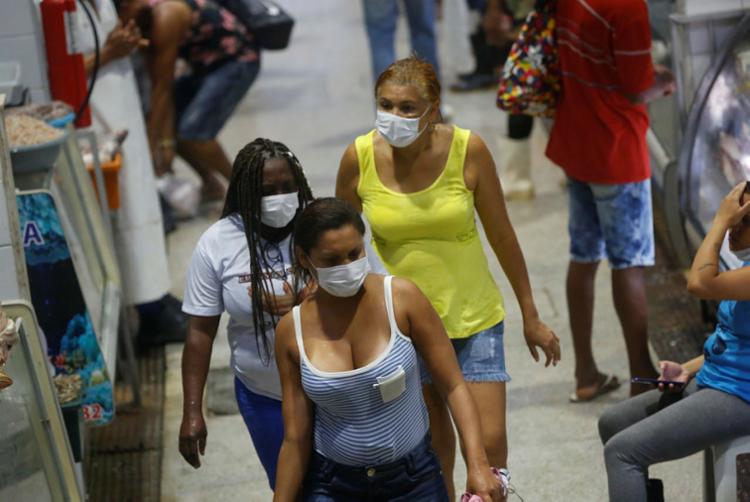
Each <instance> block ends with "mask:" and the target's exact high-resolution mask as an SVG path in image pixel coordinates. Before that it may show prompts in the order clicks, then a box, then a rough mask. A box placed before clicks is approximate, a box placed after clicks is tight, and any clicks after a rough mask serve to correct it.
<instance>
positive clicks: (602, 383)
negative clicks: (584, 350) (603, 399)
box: [568, 375, 620, 403]
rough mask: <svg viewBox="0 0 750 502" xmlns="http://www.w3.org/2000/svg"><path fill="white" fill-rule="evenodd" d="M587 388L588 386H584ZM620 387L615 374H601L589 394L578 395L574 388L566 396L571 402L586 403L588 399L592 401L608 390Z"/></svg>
mask: <svg viewBox="0 0 750 502" xmlns="http://www.w3.org/2000/svg"><path fill="white" fill-rule="evenodd" d="M584 388H588V387H584ZM619 388H620V381H619V380H618V379H617V377H616V376H615V375H601V376H600V379H599V384H598V385H597V387H596V389H595V390H594V392H592V393H591V395H590V396H586V397H581V396H579V395H578V390H577V389H576V390H575V391H574V392H573V393H572V394H571V395H570V397H569V398H568V399H569V400H570V402H571V403H587V402H589V401H593V400H594V399H596V398H598V397H600V396H603V395H604V394H607V393H609V392H612V391H613V390H617V389H619Z"/></svg>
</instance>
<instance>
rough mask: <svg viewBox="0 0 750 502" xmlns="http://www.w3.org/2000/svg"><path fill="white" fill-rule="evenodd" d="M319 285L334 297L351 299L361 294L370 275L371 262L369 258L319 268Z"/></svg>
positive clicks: (316, 268) (317, 270) (317, 269)
mask: <svg viewBox="0 0 750 502" xmlns="http://www.w3.org/2000/svg"><path fill="white" fill-rule="evenodd" d="M315 271H316V272H317V273H318V284H319V285H320V287H321V288H323V289H324V290H325V291H327V292H328V293H329V294H331V295H333V296H338V297H341V298H349V297H350V296H354V295H356V294H357V292H359V289H360V288H361V287H362V284H363V283H364V282H365V278H366V277H367V274H369V273H370V262H369V261H367V256H364V257H362V258H360V259H359V260H356V261H353V262H351V263H347V264H346V265H338V266H336V267H328V268H318V267H315Z"/></svg>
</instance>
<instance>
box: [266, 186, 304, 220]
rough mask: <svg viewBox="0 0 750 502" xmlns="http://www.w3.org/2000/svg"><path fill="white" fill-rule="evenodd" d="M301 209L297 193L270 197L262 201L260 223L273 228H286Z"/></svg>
mask: <svg viewBox="0 0 750 502" xmlns="http://www.w3.org/2000/svg"><path fill="white" fill-rule="evenodd" d="M297 209H299V196H298V195H297V192H292V193H282V194H279V195H269V196H267V197H263V198H262V199H261V200H260V221H261V222H262V223H263V224H264V225H268V226H269V227H273V228H284V227H285V226H287V225H288V224H289V222H290V221H292V220H293V219H294V216H295V215H296V214H297Z"/></svg>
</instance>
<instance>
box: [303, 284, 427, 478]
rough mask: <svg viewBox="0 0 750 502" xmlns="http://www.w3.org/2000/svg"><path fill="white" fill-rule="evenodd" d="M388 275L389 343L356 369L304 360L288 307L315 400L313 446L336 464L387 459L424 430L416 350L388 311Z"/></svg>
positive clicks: (396, 456)
mask: <svg viewBox="0 0 750 502" xmlns="http://www.w3.org/2000/svg"><path fill="white" fill-rule="evenodd" d="M392 279H393V277H386V278H385V283H384V288H383V289H384V290H385V304H386V310H387V314H388V321H389V323H390V326H391V338H390V341H389V342H388V346H387V347H386V349H385V350H384V351H383V353H382V354H380V355H379V356H378V357H377V358H376V359H375V360H374V361H372V362H371V363H369V364H367V365H365V366H362V367H361V368H357V369H354V370H351V371H337V372H328V371H321V370H319V369H317V368H315V367H314V366H313V365H312V364H310V360H309V359H308V358H307V355H306V354H305V346H304V343H303V341H302V322H301V319H300V310H299V307H294V310H293V316H294V330H295V334H296V337H297V345H298V347H299V353H300V368H301V373H302V388H303V389H304V391H305V393H306V394H307V396H308V397H309V398H310V400H311V401H312V402H313V403H314V404H315V424H314V433H313V438H314V440H313V444H314V448H315V451H317V452H318V453H319V454H321V455H323V456H324V457H326V458H327V459H329V460H332V461H334V462H338V463H340V464H344V465H350V466H373V465H379V464H385V463H389V462H393V461H395V460H398V459H400V458H402V457H404V456H405V455H406V454H407V453H409V452H410V451H411V450H413V449H414V448H415V447H417V446H418V445H419V444H420V442H421V441H422V440H423V439H424V437H425V435H426V434H427V431H428V429H429V422H428V418H427V408H426V407H425V403H424V399H423V397H422V389H421V382H420V377H419V365H418V363H417V352H416V351H415V350H414V346H413V345H412V343H411V339H409V338H408V337H406V336H404V335H403V334H402V333H401V332H400V331H399V329H398V325H397V324H396V318H395V317H394V315H393V295H392V293H391V281H392Z"/></svg>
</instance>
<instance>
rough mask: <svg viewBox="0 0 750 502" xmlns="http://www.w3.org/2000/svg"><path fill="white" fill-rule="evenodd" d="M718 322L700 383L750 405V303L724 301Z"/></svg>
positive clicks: (707, 345)
mask: <svg viewBox="0 0 750 502" xmlns="http://www.w3.org/2000/svg"><path fill="white" fill-rule="evenodd" d="M748 265H750V262H746V263H745V265H744V266H748ZM718 321H719V322H718V324H717V326H716V330H715V331H714V333H713V334H712V335H711V336H710V337H709V338H708V340H706V343H705V345H704V346H703V355H704V356H705V359H706V360H705V362H704V363H703V367H702V368H701V370H700V372H698V376H697V377H696V381H697V383H698V385H700V386H701V387H710V388H712V389H717V390H720V391H723V392H726V393H728V394H732V395H735V396H737V397H739V398H741V399H743V400H745V401H747V402H748V403H750V301H735V300H724V301H723V302H721V303H720V304H719V312H718Z"/></svg>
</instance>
